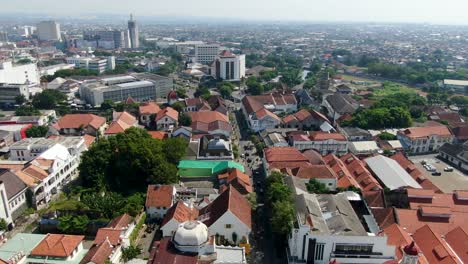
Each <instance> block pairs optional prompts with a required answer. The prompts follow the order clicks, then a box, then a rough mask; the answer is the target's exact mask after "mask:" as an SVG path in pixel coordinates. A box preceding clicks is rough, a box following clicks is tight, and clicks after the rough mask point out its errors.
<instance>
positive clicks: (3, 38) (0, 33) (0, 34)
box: [0, 31, 8, 42]
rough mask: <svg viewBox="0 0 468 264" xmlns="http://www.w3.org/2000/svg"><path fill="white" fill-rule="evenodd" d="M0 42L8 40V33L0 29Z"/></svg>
mask: <svg viewBox="0 0 468 264" xmlns="http://www.w3.org/2000/svg"><path fill="white" fill-rule="evenodd" d="M0 42H8V33H6V32H3V31H0Z"/></svg>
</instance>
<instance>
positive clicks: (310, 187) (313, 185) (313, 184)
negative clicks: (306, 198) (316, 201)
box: [306, 179, 329, 193]
mask: <svg viewBox="0 0 468 264" xmlns="http://www.w3.org/2000/svg"><path fill="white" fill-rule="evenodd" d="M306 186H307V191H309V192H310V193H327V192H328V191H329V190H328V188H327V186H326V185H325V184H323V183H321V182H319V181H317V180H316V179H310V180H309V182H308V183H306Z"/></svg>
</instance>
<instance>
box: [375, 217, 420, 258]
mask: <svg viewBox="0 0 468 264" xmlns="http://www.w3.org/2000/svg"><path fill="white" fill-rule="evenodd" d="M383 233H384V234H385V235H387V237H388V239H387V244H388V245H391V246H395V255H396V257H397V260H401V259H402V258H403V250H404V248H405V247H407V246H409V245H412V244H413V243H414V241H413V239H412V238H411V236H410V235H409V234H408V233H407V232H405V231H404V230H403V229H402V228H401V227H400V226H399V225H398V224H392V225H390V226H388V227H386V228H385V229H384V230H383ZM411 248H417V246H416V245H414V244H413V246H412V247H411ZM417 249H418V250H419V248H417ZM418 264H429V262H428V261H427V260H426V258H425V257H424V256H423V255H420V256H419V257H418Z"/></svg>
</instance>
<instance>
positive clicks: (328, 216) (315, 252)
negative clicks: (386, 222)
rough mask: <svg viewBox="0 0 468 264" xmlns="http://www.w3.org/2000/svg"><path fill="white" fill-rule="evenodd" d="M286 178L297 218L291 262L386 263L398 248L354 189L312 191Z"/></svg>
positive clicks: (290, 243) (289, 253) (290, 239)
mask: <svg viewBox="0 0 468 264" xmlns="http://www.w3.org/2000/svg"><path fill="white" fill-rule="evenodd" d="M289 179H290V177H286V183H287V184H288V185H289V187H290V188H291V189H293V193H294V196H295V199H294V201H295V207H296V219H295V224H294V228H293V230H292V232H291V235H290V236H289V237H288V247H287V257H288V263H316V264H327V263H331V262H330V261H333V260H336V262H337V263H381V264H383V263H386V262H387V261H390V260H393V259H394V257H395V247H393V246H389V245H388V244H387V237H385V236H377V235H378V233H379V231H380V229H379V227H378V225H377V223H376V222H375V220H374V216H373V215H372V213H371V210H370V209H369V208H368V207H367V205H366V203H365V202H364V201H363V200H362V199H361V197H360V196H359V195H358V194H357V193H354V192H343V193H339V194H310V193H308V192H307V190H304V189H302V188H299V187H298V186H296V185H295V184H294V181H290V180H289Z"/></svg>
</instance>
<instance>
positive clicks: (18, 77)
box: [0, 61, 40, 84]
mask: <svg viewBox="0 0 468 264" xmlns="http://www.w3.org/2000/svg"><path fill="white" fill-rule="evenodd" d="M39 78H40V76H39V70H38V69H37V65H36V64H33V63H30V64H24V65H13V64H12V62H11V61H6V62H3V63H1V64H0V83H11V84H25V83H27V82H29V83H30V84H39V82H40V79H39Z"/></svg>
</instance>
